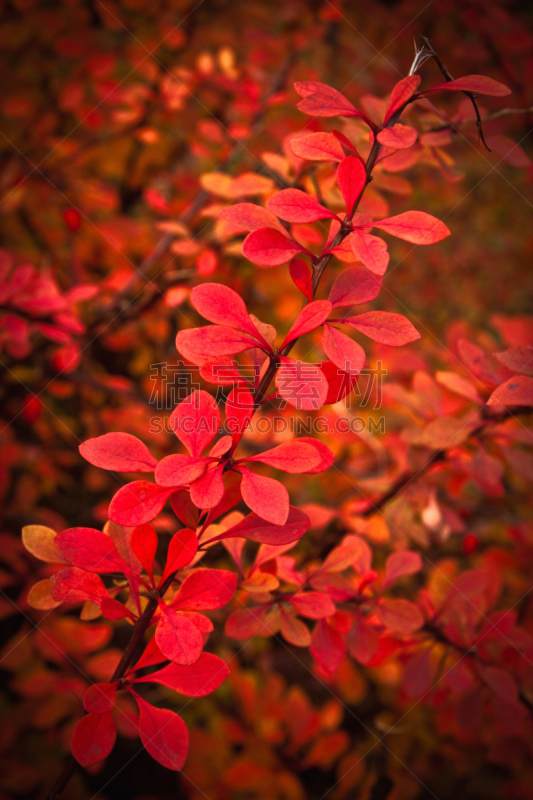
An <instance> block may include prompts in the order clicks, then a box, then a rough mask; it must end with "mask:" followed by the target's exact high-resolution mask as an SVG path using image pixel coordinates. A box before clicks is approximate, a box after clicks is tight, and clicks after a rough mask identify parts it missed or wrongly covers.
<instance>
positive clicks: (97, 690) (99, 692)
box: [83, 681, 118, 714]
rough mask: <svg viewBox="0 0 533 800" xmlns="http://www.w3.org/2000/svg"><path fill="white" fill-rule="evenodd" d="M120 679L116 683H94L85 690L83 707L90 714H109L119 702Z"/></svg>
mask: <svg viewBox="0 0 533 800" xmlns="http://www.w3.org/2000/svg"><path fill="white" fill-rule="evenodd" d="M117 686H118V681H115V682H114V683H93V685H92V686H89V688H88V689H87V691H86V692H85V696H84V698H83V707H84V708H85V711H87V712H88V713H89V714H107V712H108V711H112V710H113V709H114V708H115V704H116V702H117Z"/></svg>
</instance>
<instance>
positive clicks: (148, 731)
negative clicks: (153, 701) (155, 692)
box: [135, 694, 189, 771]
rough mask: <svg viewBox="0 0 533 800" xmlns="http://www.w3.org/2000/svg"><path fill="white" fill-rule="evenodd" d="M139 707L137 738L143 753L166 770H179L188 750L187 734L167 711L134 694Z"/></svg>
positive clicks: (181, 723)
mask: <svg viewBox="0 0 533 800" xmlns="http://www.w3.org/2000/svg"><path fill="white" fill-rule="evenodd" d="M135 700H136V701H137V704H138V706H139V711H140V714H139V735H140V737H141V741H142V743H143V745H144V746H145V748H146V750H147V751H148V752H149V753H150V755H151V756H152V758H154V759H155V760H156V761H157V762H159V764H162V765H163V766H164V767H166V768H167V769H173V770H176V771H178V770H180V769H182V767H183V765H184V764H185V761H186V759H187V753H188V750H189V731H188V730H187V726H186V725H185V723H184V721H183V720H182V718H181V717H179V716H178V715H177V714H175V713H174V711H169V709H168V708H155V706H152V705H150V703H147V702H146V701H145V700H143V699H142V697H139V695H137V694H135Z"/></svg>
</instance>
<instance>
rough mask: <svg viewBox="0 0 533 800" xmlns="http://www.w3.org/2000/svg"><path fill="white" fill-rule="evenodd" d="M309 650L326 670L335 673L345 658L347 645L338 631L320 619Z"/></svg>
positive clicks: (331, 673)
mask: <svg viewBox="0 0 533 800" xmlns="http://www.w3.org/2000/svg"><path fill="white" fill-rule="evenodd" d="M309 652H310V653H311V655H312V656H313V658H314V659H315V661H316V662H317V664H318V665H319V667H321V668H322V669H323V670H324V672H326V673H327V674H328V675H333V673H334V672H336V671H337V670H338V668H339V667H340V665H341V664H342V662H343V660H344V654H345V652H346V647H345V645H344V642H343V640H342V637H341V636H340V634H339V633H337V631H335V630H333V628H332V627H330V625H328V623H327V622H325V621H324V620H319V621H318V622H317V624H316V627H315V629H314V631H313V634H312V636H311V646H310V648H309Z"/></svg>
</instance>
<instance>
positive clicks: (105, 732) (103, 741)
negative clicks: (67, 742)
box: [71, 712, 117, 767]
mask: <svg viewBox="0 0 533 800" xmlns="http://www.w3.org/2000/svg"><path fill="white" fill-rule="evenodd" d="M116 738H117V732H116V730H115V723H114V722H113V716H112V714H111V713H109V712H108V713H107V714H87V715H86V716H85V717H82V718H81V719H80V721H79V722H78V724H77V725H76V727H75V728H74V732H73V734H72V743H71V748H72V755H73V756H74V758H75V759H76V761H77V762H78V763H79V764H81V766H82V767H90V766H91V764H97V763H98V761H102V760H103V759H104V758H106V757H107V756H108V755H109V753H110V752H111V750H112V749H113V745H114V744H115V739H116Z"/></svg>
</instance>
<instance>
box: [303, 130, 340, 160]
mask: <svg viewBox="0 0 533 800" xmlns="http://www.w3.org/2000/svg"><path fill="white" fill-rule="evenodd" d="M290 146H291V149H292V152H293V153H294V155H296V156H298V158H305V159H307V160H308V161H342V159H343V158H344V150H343V149H342V146H341V144H340V143H339V140H338V139H337V137H336V136H335V135H334V134H333V133H307V134H305V135H304V136H297V137H295V138H294V139H292V140H291V145H290Z"/></svg>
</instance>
